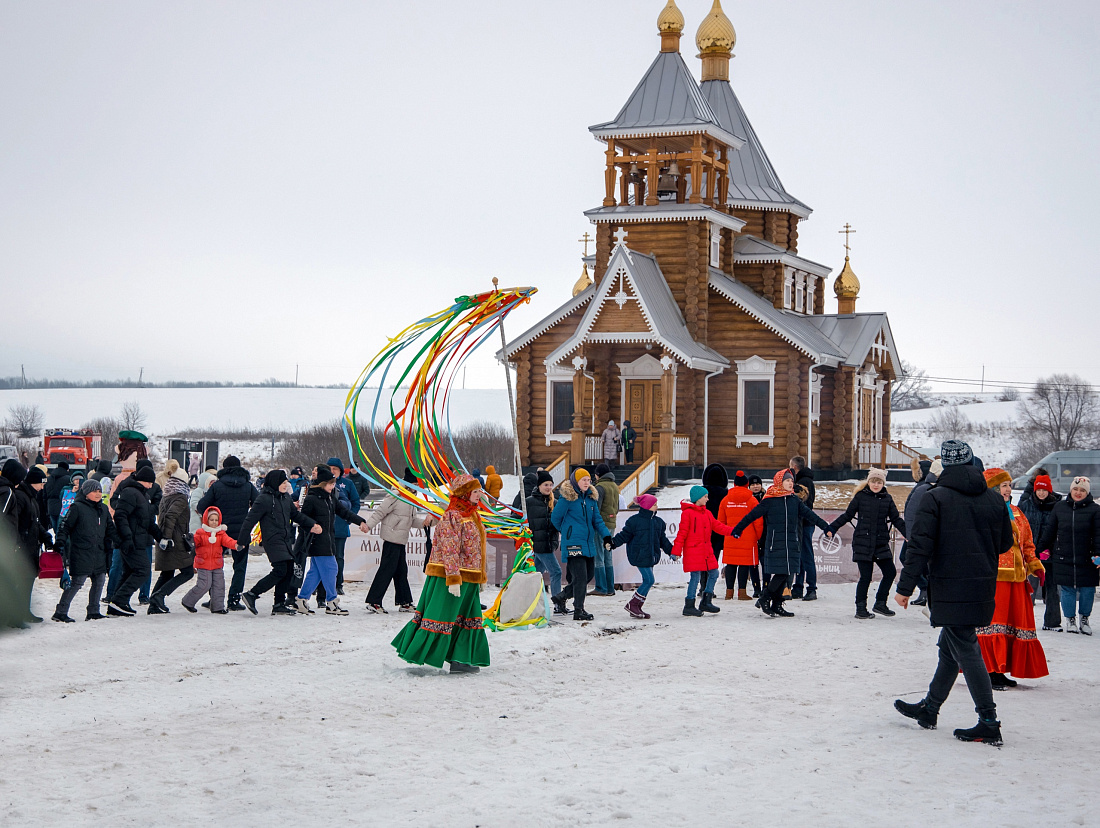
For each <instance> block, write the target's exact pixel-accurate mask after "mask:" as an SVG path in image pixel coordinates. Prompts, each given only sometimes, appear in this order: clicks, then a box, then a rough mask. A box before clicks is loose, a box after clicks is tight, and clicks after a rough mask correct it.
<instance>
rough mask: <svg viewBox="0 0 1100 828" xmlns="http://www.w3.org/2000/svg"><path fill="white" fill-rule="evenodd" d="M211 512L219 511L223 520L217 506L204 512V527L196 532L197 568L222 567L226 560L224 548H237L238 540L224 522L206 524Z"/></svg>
mask: <svg viewBox="0 0 1100 828" xmlns="http://www.w3.org/2000/svg"><path fill="white" fill-rule="evenodd" d="M211 512H215V513H217V515H218V520H219V521H220V520H221V516H222V513H221V511H219V510H218V508H217V507H215V506H211V507H210V508H208V509H207V510H206V511H205V512H203V513H202V528H201V529H198V530H196V532H195V569H221V568H222V564H223V563H224V560H225V559H224V557H223V555H224V553H223V552H222V550H223V549H236V548H237V542H236V541H235V540H233V538H231V537H230V536H229V533H228V532H227V531H226V527H225V524H224V523H219V525H218V526H216V527H211V526H207V525H206V518H207V515H209V514H210V513H211ZM211 531H213V537H211Z"/></svg>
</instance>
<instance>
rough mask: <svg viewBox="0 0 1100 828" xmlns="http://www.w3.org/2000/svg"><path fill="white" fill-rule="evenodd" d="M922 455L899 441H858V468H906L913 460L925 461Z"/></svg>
mask: <svg viewBox="0 0 1100 828" xmlns="http://www.w3.org/2000/svg"><path fill="white" fill-rule="evenodd" d="M926 459H928V458H926V457H925V456H924V455H923V454H921V453H920V452H919V451H917V450H916V449H915V448H912V447H911V446H907V445H905V443H903V442H902V441H901V440H898V441H897V442H895V443H891V442H890V441H889V440H860V441H859V465H860V468H869V467H871V466H878V467H879V468H888V467H891V466H894V467H908V466H909V465H911V464H912V462H913V460H926Z"/></svg>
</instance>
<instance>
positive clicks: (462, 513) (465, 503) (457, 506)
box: [447, 495, 485, 552]
mask: <svg viewBox="0 0 1100 828" xmlns="http://www.w3.org/2000/svg"><path fill="white" fill-rule="evenodd" d="M447 511H448V512H457V513H458V516H459V517H460V518H461V519H462V520H471V521H473V523H474V526H476V527H477V533H478V535H480V536H481V551H482V552H484V551H485V524H484V523H482V522H481V515H480V514H478V507H477V504H476V503H471V502H470V501H469V500H468V499H466V498H465V497H463V496H462V495H451V501H450V503H448V504H447Z"/></svg>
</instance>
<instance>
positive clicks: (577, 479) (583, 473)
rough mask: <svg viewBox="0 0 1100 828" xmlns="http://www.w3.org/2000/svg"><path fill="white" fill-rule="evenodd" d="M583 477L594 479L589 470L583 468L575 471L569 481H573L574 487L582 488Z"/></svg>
mask: <svg viewBox="0 0 1100 828" xmlns="http://www.w3.org/2000/svg"><path fill="white" fill-rule="evenodd" d="M583 477H587V478H588V479H589V480H591V479H592V475H591V474H589V473H588V469H586V468H583V467H581V468H577V469H573V473H572V474H571V475H569V479H570V480H572V481H573V485H574V486H580V483H581V478H583Z"/></svg>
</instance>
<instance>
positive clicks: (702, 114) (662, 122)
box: [589, 52, 744, 146]
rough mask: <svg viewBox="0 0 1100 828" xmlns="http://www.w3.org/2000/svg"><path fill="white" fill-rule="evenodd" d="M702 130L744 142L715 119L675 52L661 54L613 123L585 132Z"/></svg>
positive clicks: (609, 134)
mask: <svg viewBox="0 0 1100 828" xmlns="http://www.w3.org/2000/svg"><path fill="white" fill-rule="evenodd" d="M677 127H683V128H685V129H695V130H700V129H704V130H706V131H708V132H710V133H712V134H714V136H715V137H716V138H719V139H720V140H723V141H725V142H726V143H728V144H731V145H733V146H740V145H741V144H742V143H743V141H744V139H743V138H741V137H740V136H738V135H737V134H736V133H734V134H728V135H727V133H728V132H729V131H728V130H727V129H726V128H725V127H723V125H722V124H721V123H720V122H719V120H718V118H717V117H715V114H714V112H712V111H711V108H710V104H708V103H707V99H706V98H704V97H703V94H702V92H701V91H700V90H699V83H698V82H697V81H696V80H695V78H694V76H693V75H692V74H691V71H690V70H689V69H688V68H687V64H685V63H684V59H683V58H682V57H681V56H680V53H679V52H661V53H660V54H658V55H657V57H656V59H655V60H654V61H653V63H652V64H651V65H650V67H649V69H648V71H646V73H645V75H644V76H643V77H642V80H641V81H640V82H639V83H638V85H637V87H635V89H634V91H633V92H632V93H631V95H630V97H629V98H628V99H627V101H626V104H624V106H623V108H622V109H621V110H620V111H619V114H618V115H617V116H616V117H615V119H614V120H613V121H607V122H606V123H603V124H596V125H594V126H591V127H589V130H590V131H591V132H592V133H593V134H595V135H597V136H598V137H605V136H612V135H624V136H626V135H635V136H638V135H644V134H647V133H650V132H654V133H655V134H659V133H660V132H662V131H663V132H668V131H669V128H677Z"/></svg>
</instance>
